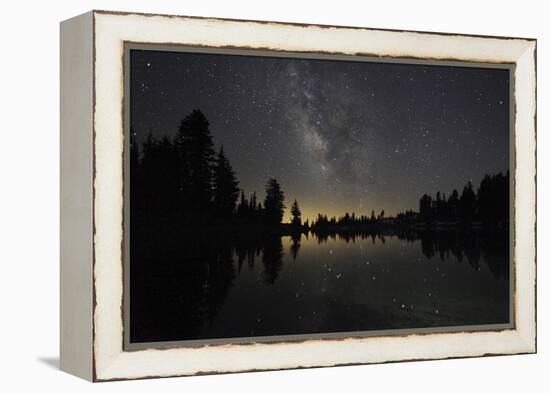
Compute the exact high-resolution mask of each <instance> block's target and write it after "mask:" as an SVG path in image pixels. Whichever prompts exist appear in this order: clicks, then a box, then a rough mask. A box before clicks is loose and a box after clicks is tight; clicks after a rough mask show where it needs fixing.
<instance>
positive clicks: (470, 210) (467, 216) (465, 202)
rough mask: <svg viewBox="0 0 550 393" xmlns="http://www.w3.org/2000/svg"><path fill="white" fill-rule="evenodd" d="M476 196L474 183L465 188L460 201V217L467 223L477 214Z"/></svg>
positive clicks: (469, 182) (469, 183)
mask: <svg viewBox="0 0 550 393" xmlns="http://www.w3.org/2000/svg"><path fill="white" fill-rule="evenodd" d="M475 203H476V194H475V192H474V189H473V186H472V182H471V181H468V184H467V185H466V186H464V189H463V190H462V195H461V196H460V200H459V210H460V217H461V218H462V219H463V220H465V221H471V220H472V219H473V217H474V214H475Z"/></svg>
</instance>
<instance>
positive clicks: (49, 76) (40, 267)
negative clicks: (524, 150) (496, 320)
mask: <svg viewBox="0 0 550 393" xmlns="http://www.w3.org/2000/svg"><path fill="white" fill-rule="evenodd" d="M544 4H545V2H544V1H538V2H537V1H527V0H522V1H514V2H507V1H504V0H501V1H480V0H477V1H469V0H461V1H450V2H445V1H441V0H440V1H419V0H409V1H390V0H384V1H376V2H372V3H371V2H368V1H364V0H363V1H356V2H352V1H346V0H336V1H331V2H326V3H322V2H321V1H320V0H318V1H311V2H306V1H301V2H299V1H298V0H293V1H292V0H289V1H286V0H284V1H283V0H275V1H270V2H264V1H238V0H227V1H210V0H199V1H168V0H162V1H160V0H149V1H138V0H134V1H122V0H120V1H115V0H111V1H107V0H105V1H66V2H62V1H58V2H48V1H24V0H20V1H11V2H4V3H3V7H2V11H1V13H0V18H1V21H0V30H1V36H0V37H1V40H2V41H1V42H2V49H1V51H0V67H1V68H0V98H1V102H0V104H1V105H0V108H1V111H0V133H1V138H0V180H1V182H2V183H1V184H2V187H1V188H0V263H1V267H2V270H1V271H0V315H1V320H0V321H1V322H0V391H3V392H10V391H23V390H27V389H28V390H29V391H32V390H31V389H33V390H39V389H44V390H48V391H55V390H62V391H65V390H66V391H90V390H92V389H94V390H96V391H111V392H114V391H125V390H128V391H133V392H140V391H143V392H145V391H147V392H150V391H151V390H152V389H155V390H166V391H170V390H171V391H176V390H178V391H201V392H209V391H212V392H214V391H216V392H220V391H223V392H229V391H234V390H235V391H237V390H238V391H240V392H245V391H250V392H258V391H259V392H262V393H264V392H279V393H280V392H281V391H288V392H294V391H298V390H302V391H304V390H307V391H309V390H312V391H323V392H324V391H326V392H334V391H339V390H343V391H347V390H351V389H355V390H359V391H367V390H371V391H394V390H396V391H398V390H401V391H403V390H406V391H408V392H416V391H419V392H432V391H433V392H441V391H444V392H446V393H447V392H461V393H464V392H466V391H481V390H482V389H484V390H486V391H495V392H498V393H500V392H508V391H510V392H511V391H515V392H518V391H548V388H549V386H550V381H549V379H550V378H549V377H548V375H545V372H546V374H548V371H550V368H549V367H550V362H549V360H550V356H549V355H548V352H549V350H550V341H549V340H548V339H547V336H546V335H545V334H544V333H545V330H548V329H547V325H548V314H549V313H548V311H547V310H546V309H547V308H548V304H547V303H548V302H547V298H548V293H549V290H548V288H547V285H549V284H547V280H546V276H547V275H546V273H547V269H546V266H545V262H546V260H547V259H548V252H549V251H548V240H547V239H549V237H548V236H549V228H548V226H549V220H548V213H549V212H548V207H547V206H548V205H547V204H545V199H546V200H548V198H549V197H548V192H549V184H548V183H549V182H548V173H547V171H546V170H545V169H546V168H547V167H548V159H547V157H545V154H546V152H547V150H548V141H549V137H548V135H547V134H546V133H545V131H546V130H545V128H546V127H545V114H546V113H545V111H544V109H545V107H547V105H548V104H547V100H546V99H545V98H548V78H547V76H546V75H545V72H544V71H545V69H548V67H549V66H550V56H549V55H548V53H547V51H546V48H547V47H548V45H550V36H549V30H550V27H549V26H550V22H549V20H548V15H549V14H550V12H549V11H548V10H545V9H544V8H545V7H544ZM90 9H108V10H119V11H140V12H152V13H169V14H180V15H197V16H215V17H225V18H240V19H260V20H274V21H285V22H303V23H322V24H331V25H350V26H365V27H379V28H391V29H409V30H421V31H438V32H454V33H470V34H485V35H503V36H523V37H533V38H537V39H538V125H537V128H538V163H537V166H538V244H539V247H538V334H539V336H538V343H539V353H538V354H537V355H522V356H503V357H491V358H477V359H464V360H446V361H428V362H412V363H398V364H388V365H370V366H354V367H338V368H327V369H311V370H293V371H277V372H261V373H249V374H234V375H217V376H208V377H192V378H169V379H160V380H159V379H156V380H144V381H132V382H113V383H101V384H96V385H92V384H89V383H87V382H84V381H81V380H79V379H77V378H75V377H72V376H70V375H68V374H65V373H62V372H60V371H59V370H58V369H57V368H58V345H59V339H58V327H59V325H58V317H59V307H58V300H59V297H58V286H59V279H58V275H59V267H58V260H59V219H58V217H59V192H58V189H59V174H58V173H59V131H58V130H59V87H58V86H59V77H58V75H59V61H58V59H59V25H58V23H59V22H60V21H61V20H63V19H67V18H70V17H72V16H74V15H77V14H80V13H83V12H86V11H88V10H90ZM545 104H546V105H545ZM545 239H546V242H545Z"/></svg>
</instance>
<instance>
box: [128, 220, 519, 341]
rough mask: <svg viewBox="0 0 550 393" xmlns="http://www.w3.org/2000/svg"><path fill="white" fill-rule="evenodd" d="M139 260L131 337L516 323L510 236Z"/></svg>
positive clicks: (271, 242)
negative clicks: (512, 310) (512, 311)
mask: <svg viewBox="0 0 550 393" xmlns="http://www.w3.org/2000/svg"><path fill="white" fill-rule="evenodd" d="M147 249H148V250H149V249H150V250H151V251H149V252H140V253H139V254H138V252H137V251H136V252H135V253H134V256H133V257H132V259H131V260H132V265H131V299H132V302H131V313H130V317H131V330H130V331H131V341H132V342H153V341H174V340H190V339H191V340H193V339H213V338H236V337H250V336H274V335H296V334H312V333H335V332H355V331H369V330H380V329H403V328H425V327H449V326H463V325H485V324H502V323H508V322H509V317H510V315H509V309H510V303H509V299H510V292H509V286H510V285H509V263H510V262H509V253H508V232H506V231H502V232H496V231H492V232H483V231H468V232H466V233H459V232H455V231H446V232H431V233H428V232H424V233H422V232H420V233H415V234H407V235H400V236H397V235H395V234H390V235H385V236H383V235H381V234H376V235H374V234H373V235H368V236H367V235H358V236H341V235H337V234H334V235H332V236H323V237H318V236H315V235H313V234H309V236H305V235H303V234H302V235H299V236H294V237H291V236H272V237H266V238H262V239H261V240H256V241H254V242H252V243H251V242H250V241H248V240H247V241H244V240H242V239H241V240H239V238H236V239H235V238H231V239H230V240H224V239H221V238H218V239H193V240H191V239H183V240H181V241H179V242H176V243H175V244H174V245H172V246H169V247H167V248H163V249H156V251H152V250H153V249H154V248H152V249H151V248H150V247H149V248H147Z"/></svg>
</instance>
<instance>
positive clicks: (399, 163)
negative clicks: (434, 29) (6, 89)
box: [60, 11, 536, 381]
mask: <svg viewBox="0 0 550 393" xmlns="http://www.w3.org/2000/svg"><path fill="white" fill-rule="evenodd" d="M535 157H536V40H534V39H527V38H509V37H482V36H472V35H461V34H441V33H428V32H412V31H394V30H381V29H369V28H357V27H340V26H321V25H299V24H286V23H272V22H260V21H241V20H221V19H214V18H197V17H184V16H170V15H146V14H133V13H117V12H105V11H92V12H89V13H87V14H84V15H81V16H77V17H75V18H73V19H70V20H67V21H64V22H62V23H61V296H60V297H61V332H60V335H61V348H60V352H61V368H62V369H63V370H65V371H67V372H70V373H72V374H75V375H78V376H80V377H83V378H85V379H88V380H92V381H108V380H120V379H135V378H148V377H166V376H184V375H200V374H210V373H231V372H242V371H252V370H278V369H289V368H304V367H327V366H337V365H349V364H367V363H383V362H395V361H408V360H425V359H444V358H459V357H473V356H488V355H506V354H525V353H534V352H536V251H535V231H536V192H535V190H536V159H535Z"/></svg>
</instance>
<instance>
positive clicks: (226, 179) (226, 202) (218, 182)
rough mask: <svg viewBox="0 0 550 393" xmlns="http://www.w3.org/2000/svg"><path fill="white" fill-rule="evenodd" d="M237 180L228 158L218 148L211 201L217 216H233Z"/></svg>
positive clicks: (227, 217)
mask: <svg viewBox="0 0 550 393" xmlns="http://www.w3.org/2000/svg"><path fill="white" fill-rule="evenodd" d="M238 186H239V182H238V181H237V178H236V176H235V172H234V171H233V168H232V167H231V164H230V163H229V160H228V159H227V157H226V156H225V154H224V152H223V146H222V147H221V148H220V151H219V153H218V157H217V159H216V165H215V166H214V186H213V194H214V197H213V203H214V209H215V212H216V214H217V216H218V217H219V218H222V219H229V218H231V217H232V216H233V213H234V211H235V205H236V203H237V199H238V198H239V187H238Z"/></svg>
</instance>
